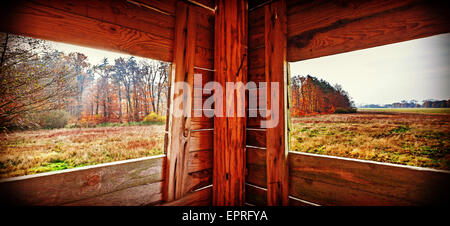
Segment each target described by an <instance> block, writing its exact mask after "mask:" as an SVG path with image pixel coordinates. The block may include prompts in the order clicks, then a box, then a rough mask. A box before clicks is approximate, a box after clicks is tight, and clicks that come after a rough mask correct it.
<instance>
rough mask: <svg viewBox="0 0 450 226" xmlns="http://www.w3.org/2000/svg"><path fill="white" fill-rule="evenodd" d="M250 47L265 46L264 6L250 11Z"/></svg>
mask: <svg viewBox="0 0 450 226" xmlns="http://www.w3.org/2000/svg"><path fill="white" fill-rule="evenodd" d="M248 25H249V26H248V40H249V42H248V48H249V49H254V48H258V47H261V46H264V7H261V8H258V9H256V10H254V11H251V12H249V13H248Z"/></svg>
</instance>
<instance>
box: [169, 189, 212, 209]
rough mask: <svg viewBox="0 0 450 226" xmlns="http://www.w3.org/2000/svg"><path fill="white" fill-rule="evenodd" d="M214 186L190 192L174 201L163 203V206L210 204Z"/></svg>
mask: <svg viewBox="0 0 450 226" xmlns="http://www.w3.org/2000/svg"><path fill="white" fill-rule="evenodd" d="M211 193H212V188H211V187H207V188H204V189H202V190H199V191H196V192H192V193H188V194H187V195H186V196H184V197H182V198H180V199H177V200H174V201H172V202H168V203H163V204H162V206H210V205H211V199H212V194H211Z"/></svg>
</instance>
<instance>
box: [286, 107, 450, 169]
mask: <svg viewBox="0 0 450 226" xmlns="http://www.w3.org/2000/svg"><path fill="white" fill-rule="evenodd" d="M408 110H409V109H408ZM419 110H429V109H419ZM291 121H292V128H291V134H290V145H291V150H293V151H302V152H308V153H315V154H324V155H332V156H341V157H349V158H357V159H366V160H374V161H381V162H390V163H396V164H403V165H412V166H420V167H431V168H437V169H446V170H448V169H450V114H431V113H429V112H427V113H425V112H420V113H399V112H398V110H397V109H395V110H394V111H393V112H392V111H391V112H384V111H372V112H368V111H362V112H358V113H354V114H329V115H316V116H308V117H300V118H293V119H292V120H291Z"/></svg>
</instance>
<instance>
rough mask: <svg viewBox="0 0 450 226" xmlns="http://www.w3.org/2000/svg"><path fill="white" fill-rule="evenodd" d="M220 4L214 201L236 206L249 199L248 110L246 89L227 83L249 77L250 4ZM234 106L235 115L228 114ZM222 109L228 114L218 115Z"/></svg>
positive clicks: (226, 0)
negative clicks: (246, 196) (219, 90)
mask: <svg viewBox="0 0 450 226" xmlns="http://www.w3.org/2000/svg"><path fill="white" fill-rule="evenodd" d="M216 6H217V9H216V19H215V50H214V51H215V57H214V68H215V73H214V80H215V81H216V82H217V83H218V84H220V85H221V86H222V87H223V95H221V96H218V95H215V98H214V99H215V110H216V115H215V118H214V165H213V205H217V206H224V205H226V206H235V205H243V204H244V200H245V199H244V186H245V127H246V118H245V117H238V115H237V113H238V111H239V110H240V109H244V110H245V91H242V90H240V91H237V90H226V83H227V82H232V83H234V84H236V83H237V82H242V83H243V84H245V82H246V81H247V41H248V40H247V14H248V5H247V0H217V1H216ZM241 97H244V103H242V101H241V100H242V99H241ZM229 100H234V101H233V102H234V103H229ZM222 101H223V104H220V103H222ZM230 109H234V116H231V117H227V116H226V113H227V110H230ZM219 112H223V114H224V115H223V116H222V117H219V116H217V114H218V113H219ZM244 112H245V111H244Z"/></svg>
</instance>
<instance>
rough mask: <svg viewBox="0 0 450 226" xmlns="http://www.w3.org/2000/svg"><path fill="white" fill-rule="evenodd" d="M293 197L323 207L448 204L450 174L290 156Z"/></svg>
mask: <svg viewBox="0 0 450 226" xmlns="http://www.w3.org/2000/svg"><path fill="white" fill-rule="evenodd" d="M289 161H290V164H289V166H290V185H291V187H290V189H289V190H290V191H289V192H290V194H291V195H292V196H294V197H298V198H300V199H304V200H307V201H312V202H315V203H318V204H321V205H430V204H433V205H435V204H444V203H448V201H449V200H450V196H449V194H448V191H449V189H450V172H449V171H442V170H433V169H427V168H419V167H409V166H400V165H394V164H387V163H379V162H373V161H366V160H356V159H348V158H341V157H331V156H322V155H315V154H307V153H295V152H290V153H289Z"/></svg>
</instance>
